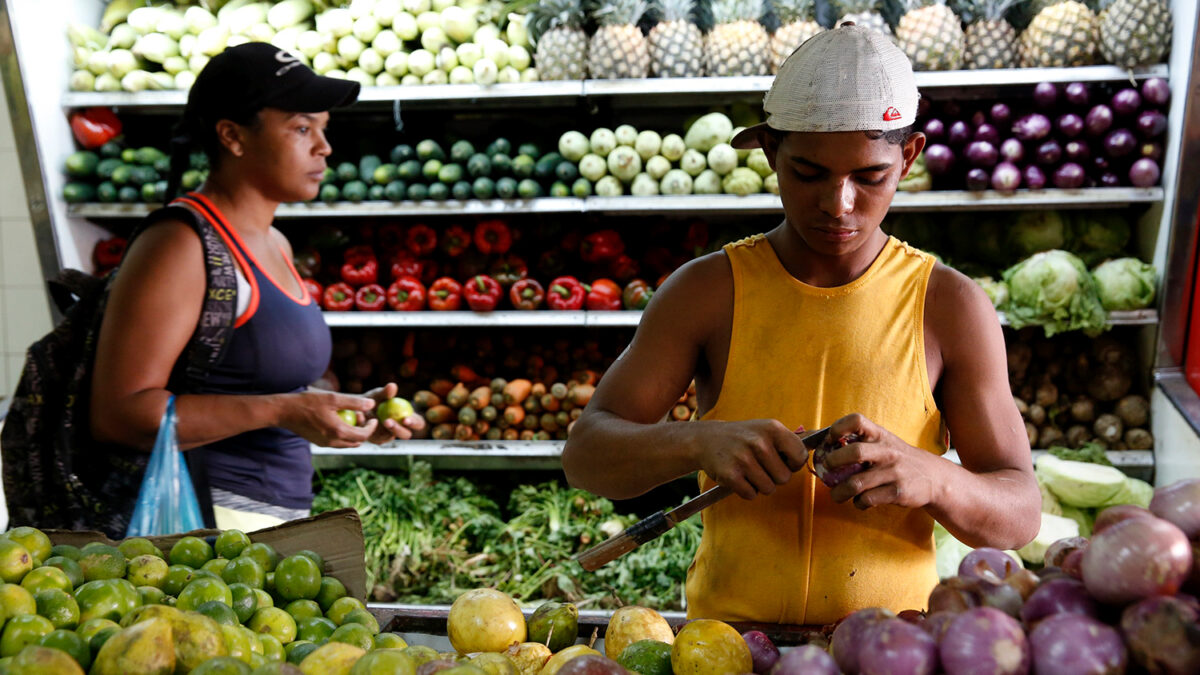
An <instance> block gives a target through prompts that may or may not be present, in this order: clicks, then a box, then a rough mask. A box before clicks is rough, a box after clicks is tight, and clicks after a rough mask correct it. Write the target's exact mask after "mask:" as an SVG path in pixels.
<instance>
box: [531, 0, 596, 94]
mask: <svg viewBox="0 0 1200 675" xmlns="http://www.w3.org/2000/svg"><path fill="white" fill-rule="evenodd" d="M582 26H583V8H582V7H581V6H580V0H541V1H540V2H538V3H537V4H536V5H533V6H532V7H530V9H529V36H530V38H531V39H532V42H533V44H534V45H535V51H534V57H533V58H534V62H535V63H536V64H537V70H538V79H541V80H582V79H584V78H586V77H587V51H588V38H587V33H584V32H583V27H582Z"/></svg>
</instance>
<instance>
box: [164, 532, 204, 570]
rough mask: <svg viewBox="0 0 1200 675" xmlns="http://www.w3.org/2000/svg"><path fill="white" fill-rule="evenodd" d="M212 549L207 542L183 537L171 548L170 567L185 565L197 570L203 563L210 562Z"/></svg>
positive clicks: (197, 538) (196, 538)
mask: <svg viewBox="0 0 1200 675" xmlns="http://www.w3.org/2000/svg"><path fill="white" fill-rule="evenodd" d="M212 557H213V548H212V546H209V545H208V542H207V541H204V540H203V539H201V538H199V537H184V538H182V539H180V540H179V541H177V542H175V545H174V546H172V547H171V554H170V561H171V564H172V565H187V566H188V567H191V568H193V569H199V568H201V567H203V566H204V563H206V562H208V561H209V560H212Z"/></svg>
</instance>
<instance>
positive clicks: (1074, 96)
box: [1063, 82, 1088, 108]
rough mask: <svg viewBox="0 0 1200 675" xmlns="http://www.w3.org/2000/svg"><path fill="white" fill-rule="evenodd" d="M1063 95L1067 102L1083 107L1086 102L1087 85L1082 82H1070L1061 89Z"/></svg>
mask: <svg viewBox="0 0 1200 675" xmlns="http://www.w3.org/2000/svg"><path fill="white" fill-rule="evenodd" d="M1063 96H1064V97H1065V98H1066V99H1067V103H1070V104H1071V105H1077V106H1079V107H1081V108H1082V107H1085V106H1087V104H1088V90H1087V85H1086V84H1084V83H1082V82H1072V83H1070V84H1068V85H1067V86H1066V87H1065V88H1064V89H1063Z"/></svg>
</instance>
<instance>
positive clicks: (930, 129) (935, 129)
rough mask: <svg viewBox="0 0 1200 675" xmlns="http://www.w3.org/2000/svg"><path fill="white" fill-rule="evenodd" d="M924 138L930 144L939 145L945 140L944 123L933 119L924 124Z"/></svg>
mask: <svg viewBox="0 0 1200 675" xmlns="http://www.w3.org/2000/svg"><path fill="white" fill-rule="evenodd" d="M924 131H925V138H927V139H929V142H930V143H940V142H942V141H943V140H945V138H946V123H945V122H943V121H941V120H939V119H937V118H934V119H931V120H929V121H928V122H926V123H925V129H924Z"/></svg>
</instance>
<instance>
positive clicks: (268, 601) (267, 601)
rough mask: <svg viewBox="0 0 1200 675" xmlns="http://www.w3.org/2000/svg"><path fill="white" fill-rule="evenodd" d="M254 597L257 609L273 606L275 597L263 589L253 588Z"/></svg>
mask: <svg viewBox="0 0 1200 675" xmlns="http://www.w3.org/2000/svg"><path fill="white" fill-rule="evenodd" d="M254 597H255V598H257V599H258V608H259V609H262V608H263V607H274V606H275V599H274V598H272V597H271V594H270V593H268V592H266V591H264V590H263V589H261V588H256V589H254Z"/></svg>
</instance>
